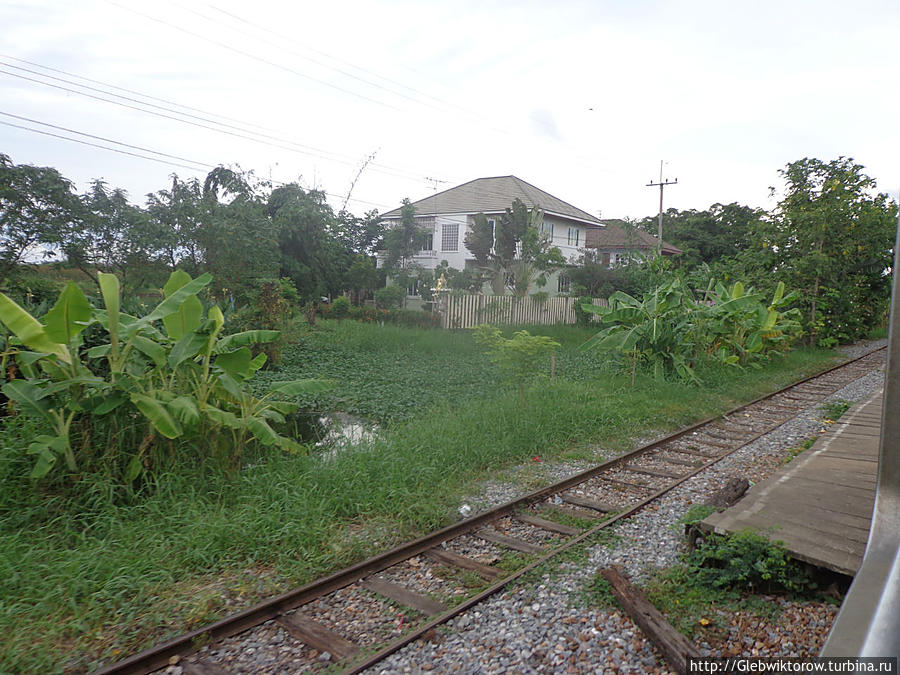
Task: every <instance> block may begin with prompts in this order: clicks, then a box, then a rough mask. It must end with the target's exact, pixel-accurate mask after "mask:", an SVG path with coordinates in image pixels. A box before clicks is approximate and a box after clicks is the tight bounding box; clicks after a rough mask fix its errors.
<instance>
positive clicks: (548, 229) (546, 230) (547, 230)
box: [541, 222, 553, 241]
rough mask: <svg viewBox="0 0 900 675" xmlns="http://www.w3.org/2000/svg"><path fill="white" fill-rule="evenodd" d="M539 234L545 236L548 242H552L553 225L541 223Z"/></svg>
mask: <svg viewBox="0 0 900 675" xmlns="http://www.w3.org/2000/svg"><path fill="white" fill-rule="evenodd" d="M541 234H546V235H547V237H548V238H549V239H550V241H553V223H548V222H543V223H541Z"/></svg>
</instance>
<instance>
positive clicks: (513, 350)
mask: <svg viewBox="0 0 900 675" xmlns="http://www.w3.org/2000/svg"><path fill="white" fill-rule="evenodd" d="M472 335H473V336H474V338H475V342H476V344H478V345H479V346H481V347H482V348H483V349H485V350H486V351H487V354H488V358H489V359H490V360H491V362H492V363H493V364H494V365H495V366H496V367H497V369H498V370H499V371H500V374H501V377H503V378H504V379H505V380H507V381H509V382H514V383H515V384H516V385H517V386H518V388H519V395H520V397H521V400H522V405H525V389H524V388H525V383H526V382H527V381H528V380H530V379H532V378H533V377H535V376H536V375H538V374H539V373H541V372H546V371H547V370H548V369H549V368H548V366H549V363H548V362H549V359H548V358H547V356H548V355H549V353H550V352H552V351H553V350H554V349H555V348H558V347H560V346H561V345H560V344H559V343H558V342H557V341H556V340H553V339H552V338H549V337H547V336H545V335H531V334H530V333H529V332H528V331H527V330H520V331H516V332H515V333H514V334H513V336H512V337H511V338H505V337H503V334H502V333H501V331H500V329H499V328H497V327H496V326H490V325H487V324H481V325H480V326H475V328H473V329H472Z"/></svg>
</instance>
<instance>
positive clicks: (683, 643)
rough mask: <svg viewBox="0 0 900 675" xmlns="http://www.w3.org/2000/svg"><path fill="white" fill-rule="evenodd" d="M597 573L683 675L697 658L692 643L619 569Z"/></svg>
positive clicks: (612, 568) (698, 653)
mask: <svg viewBox="0 0 900 675" xmlns="http://www.w3.org/2000/svg"><path fill="white" fill-rule="evenodd" d="M601 574H602V575H603V578H604V579H606V580H607V581H608V582H609V585H610V587H611V588H612V592H613V595H615V596H616V600H618V601H619V604H620V605H622V608H623V609H624V610H625V611H626V612H627V613H628V615H629V616H630V617H631V618H632V619H633V620H634V622H635V623H636V624H637V625H638V626H640V629H641V630H642V631H644V634H645V635H646V636H647V637H648V638H649V639H650V641H651V642H652V643H653V644H654V645H656V647H657V648H658V649H659V651H660V652H662V655H663V657H664V658H665V659H666V661H668V662H669V665H671V666H672V668H674V669H675V671H676V672H678V673H681V674H683V673H686V672H687V660H688V658H690V657H699V656H700V652H699V651H698V650H697V647H696V646H695V645H694V643H693V642H691V641H690V640H688V639H687V638H686V637H685V636H684V635H682V634H681V633H679V632H678V631H677V630H675V629H674V628H673V627H672V624H670V623H669V622H668V621H666V617H664V616H663V615H662V613H661V612H660V611H659V610H658V609H656V607H654V606H653V605H652V604H651V603H650V601H649V600H647V598H646V596H645V595H644V594H643V593H642V592H641V591H640V590H639V589H638V588H637V587H636V586H634V584H632V583H631V582H630V581H628V579H626V578H625V575H623V574H622V572H621V569H620V568H618V567H607V568H606V569H605V570H603V571H602V572H601Z"/></svg>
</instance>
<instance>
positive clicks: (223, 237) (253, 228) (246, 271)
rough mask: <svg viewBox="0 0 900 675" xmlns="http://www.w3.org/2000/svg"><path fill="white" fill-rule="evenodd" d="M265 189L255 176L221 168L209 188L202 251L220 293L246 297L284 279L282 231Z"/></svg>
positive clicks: (210, 176) (209, 180)
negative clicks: (265, 284)
mask: <svg viewBox="0 0 900 675" xmlns="http://www.w3.org/2000/svg"><path fill="white" fill-rule="evenodd" d="M263 187H264V186H262V185H260V184H257V183H255V182H254V181H253V175H252V173H242V172H240V171H236V170H233V169H227V168H225V167H221V166H220V167H217V168H215V169H213V170H212V171H210V172H209V174H208V175H207V177H206V180H205V181H204V183H203V193H202V201H201V206H202V212H201V221H200V226H199V227H198V228H197V230H196V237H197V250H198V251H199V252H200V255H201V256H202V265H201V266H202V268H203V269H204V270H207V271H214V272H215V274H216V278H215V288H214V292H215V293H216V294H222V293H226V289H227V293H228V294H231V295H232V296H233V294H234V293H235V292H237V293H238V294H242V293H244V292H247V291H249V290H250V289H251V288H253V287H254V286H255V284H256V282H258V281H259V280H260V279H272V278H277V277H278V276H279V274H278V230H277V228H276V226H275V225H274V224H273V222H272V220H271V218H269V217H268V215H267V213H266V202H265V199H264V194H263V192H262V188H263ZM281 276H286V275H281Z"/></svg>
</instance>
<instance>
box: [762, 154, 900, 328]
mask: <svg viewBox="0 0 900 675" xmlns="http://www.w3.org/2000/svg"><path fill="white" fill-rule="evenodd" d="M863 168H864V167H863V166H862V165H860V164H855V163H854V162H853V160H852V159H850V158H848V157H839V158H838V159H835V160H832V161H830V162H827V163H825V162H822V161H821V160H818V159H809V158H806V159H801V160H798V161H796V162H792V163H791V164H788V165H787V166H786V168H785V169H782V170H781V171H779V174H780V175H781V177H782V178H783V179H784V181H785V187H784V191H783V196H782V198H781V200H780V201H779V202H778V206H777V207H776V209H775V212H774V214H773V216H772V218H771V219H769V220H768V221H767V222H765V223H762V224H761V226H760V228H759V232H758V234H757V236H758V241H757V246H758V248H757V251H758V252H759V253H758V254H757V256H758V257H759V258H760V260H761V261H762V264H767V267H768V268H769V269H770V270H771V272H772V273H773V274H774V276H775V278H777V279H780V280H784V281H785V282H786V283H787V284H788V286H789V287H793V288H797V289H798V290H800V292H801V293H800V295H801V307H802V309H803V311H804V315H805V317H806V328H807V330H808V332H809V334H810V338H811V341H812V342H814V343H818V344H823V345H832V344H836V343H838V342H846V341H852V340H855V339H858V338H859V337H861V336H863V335H865V334H866V332H868V330H870V329H871V328H872V327H874V326H875V325H877V324H878V322H879V321H880V320H881V319H882V318H883V315H884V312H885V311H886V309H887V304H888V301H889V298H890V278H889V275H888V271H889V270H890V268H891V264H892V248H893V245H894V237H895V234H896V217H897V205H896V203H894V202H893V201H892V200H890V199H889V198H888V196H887V195H885V194H880V193H876V192H875V181H874V180H873V179H872V178H870V177H869V176H867V175H865V174H864V173H863V172H862V170H863ZM772 193H773V195H774V194H775V190H774V188H773V189H772ZM759 254H765V255H764V256H761V255H759Z"/></svg>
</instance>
